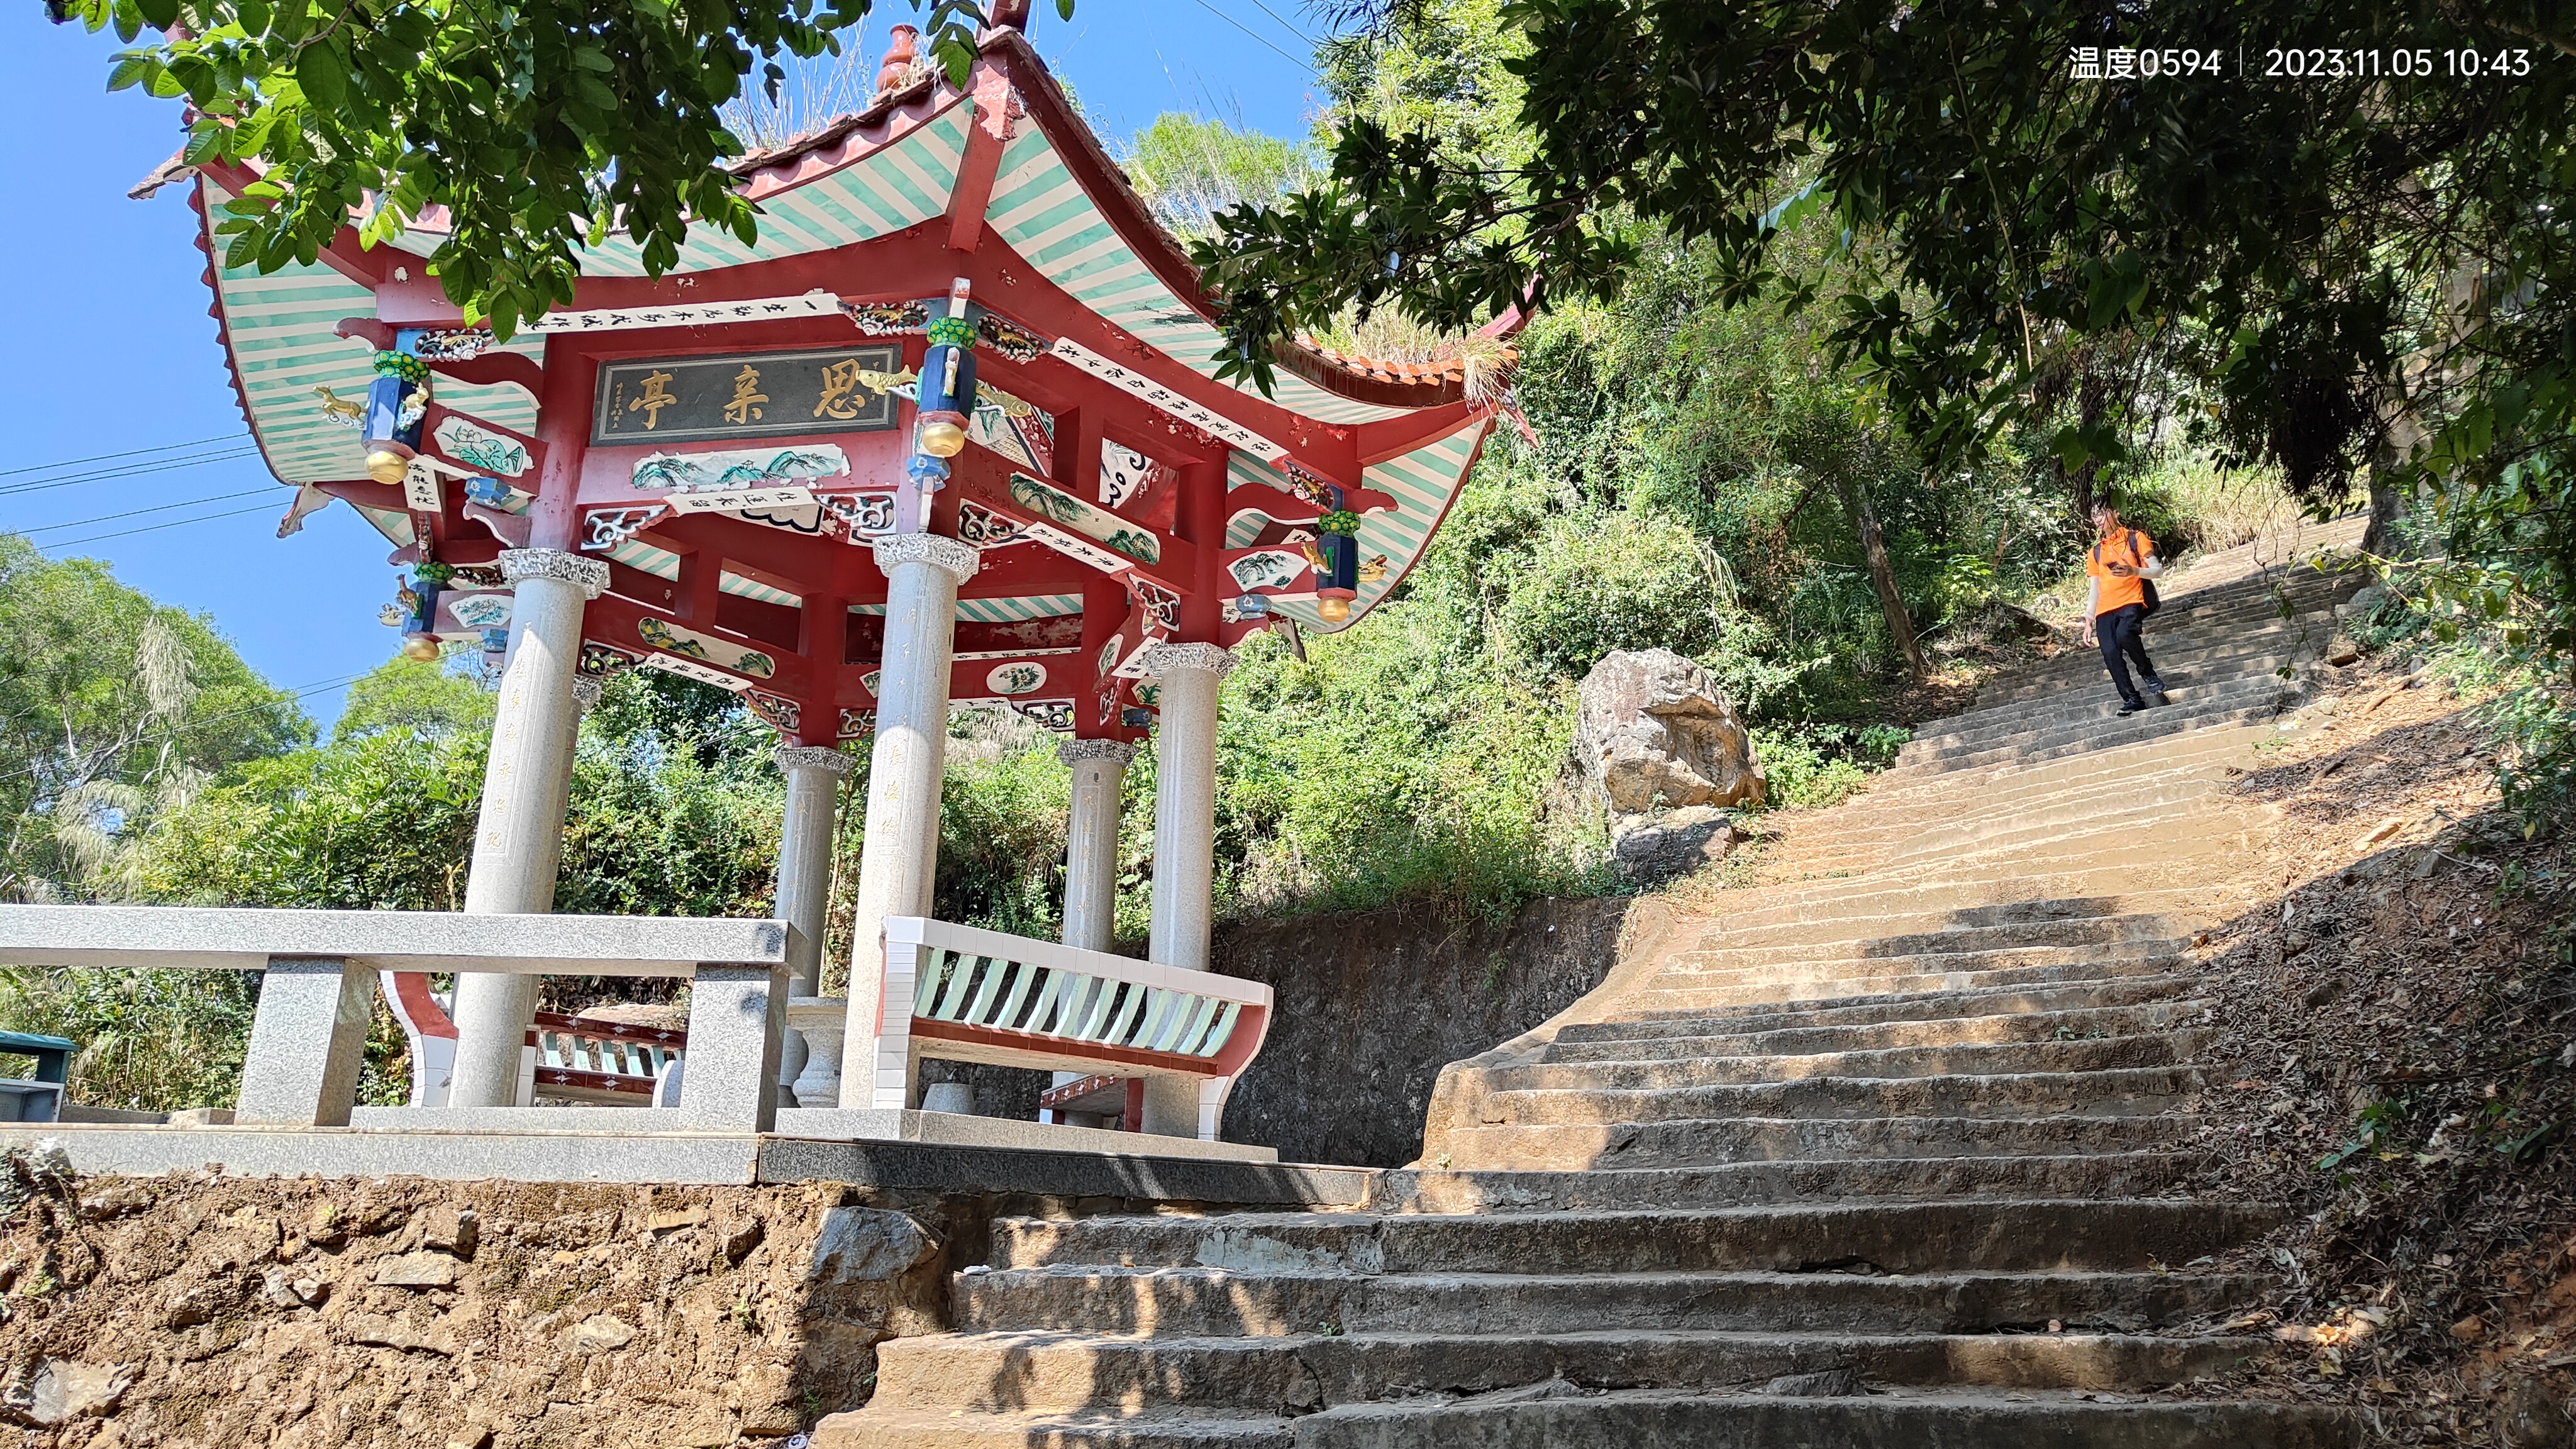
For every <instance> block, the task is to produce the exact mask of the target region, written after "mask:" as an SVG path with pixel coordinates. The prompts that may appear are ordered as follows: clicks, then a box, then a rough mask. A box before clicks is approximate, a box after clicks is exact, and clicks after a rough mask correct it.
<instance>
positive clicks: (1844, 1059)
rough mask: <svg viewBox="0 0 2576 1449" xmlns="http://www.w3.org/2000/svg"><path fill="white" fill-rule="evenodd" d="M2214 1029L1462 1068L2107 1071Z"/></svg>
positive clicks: (1608, 1078) (2176, 1051)
mask: <svg viewBox="0 0 2576 1449" xmlns="http://www.w3.org/2000/svg"><path fill="white" fill-rule="evenodd" d="M2207 1037H2208V1033H2206V1032H2195V1031H2162V1032H2151V1033H2145V1034H2141V1035H2133V1036H2111V1037H2099V1038H2095V1039H2091V1040H2076V1041H2047V1040H2043V1041H2002V1042H1974V1043H1962V1044H1943V1045H1933V1046H1898V1047H1882V1048H1872V1049H1863V1050H1858V1051H1825V1052H1800V1053H1782V1054H1765V1055H1753V1056H1703V1057H1679V1056H1675V1057H1651V1058H1645V1059H1626V1060H1619V1059H1612V1060H1577V1061H1538V1062H1528V1063H1524V1064H1520V1065H1516V1066H1493V1067H1471V1068H1467V1069H1465V1070H1464V1071H1462V1072H1461V1073H1460V1074H1459V1080H1460V1084H1461V1085H1462V1086H1464V1087H1465V1088H1467V1089H1469V1090H1476V1089H1482V1090H1485V1091H1489V1092H1515V1091H1529V1092H1588V1091H1631V1090H1651V1089H1657V1088H1673V1087H1697V1086H1729V1085H1737V1084H1754V1083H1769V1082H1793V1081H1810V1080H1816V1079H1820V1078H1826V1077H1837V1078H1844V1079H1856V1080H1872V1081H1877V1080H1921V1079H1925V1078H1934V1077H1950V1076H1997V1075H2020V1074H2028V1073H2038V1072H2107V1071H2120V1070H2124V1069H2128V1068H2133V1067H2167V1066H2175V1065H2179V1064H2181V1063H2184V1062H2188V1061H2190V1060H2191V1059H2192V1058H2193V1056H2194V1055H2195V1054H2196V1053H2197V1052H2198V1051H2199V1049H2200V1047H2201V1045H2202V1043H2203V1042H2204V1041H2206V1040H2207Z"/></svg>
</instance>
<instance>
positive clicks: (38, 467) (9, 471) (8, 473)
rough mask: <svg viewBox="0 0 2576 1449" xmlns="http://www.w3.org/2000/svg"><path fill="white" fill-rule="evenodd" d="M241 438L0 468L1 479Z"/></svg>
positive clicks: (220, 436)
mask: <svg viewBox="0 0 2576 1449" xmlns="http://www.w3.org/2000/svg"><path fill="white" fill-rule="evenodd" d="M240 436H241V434H239V433H218V434H216V435H215V436H213V437H211V438H198V439H196V440H195V441H193V442H186V443H163V444H162V445H161V446H159V447H157V448H130V449H128V450H126V451H125V452H122V453H99V454H96V455H93V456H91V457H87V458H65V459H64V460H62V461H61V462H59V463H32V464H29V465H28V466H26V467H24V468H0V478H10V477H15V476H16V475H18V474H20V473H43V472H46V471H49V470H51V469H54V468H80V467H86V466H87V465H89V464H91V463H104V462H106V461H107V460H108V459H110V458H133V457H139V456H141V455H142V454H145V453H168V452H172V451H174V450H176V449H180V448H202V447H204V446H205V445H206V444H208V443H222V442H229V441H231V440H233V439H235V438H238V437H240Z"/></svg>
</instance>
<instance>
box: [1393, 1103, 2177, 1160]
mask: <svg viewBox="0 0 2576 1449" xmlns="http://www.w3.org/2000/svg"><path fill="white" fill-rule="evenodd" d="M2199 1130H2200V1127H2199V1119H2197V1118H2195V1117H2191V1116H2188V1115H2185V1114H2182V1113H2169V1114H2166V1115H2162V1116H2153V1117H2138V1116H2121V1117H2108V1116H2105V1117H2088V1116H2076V1115H2059V1116H2046V1117H2021V1118H2013V1117H1923V1116H1917V1117H1861V1118H1846V1119H1839V1120H1838V1119H1832V1118H1808V1119H1787V1118H1773V1119H1754V1118H1729V1119H1724V1120H1720V1119H1713V1118H1685V1119H1682V1120H1678V1121H1672V1122H1620V1123H1589V1124H1585V1123H1571V1124H1569V1123H1549V1124H1545V1125H1541V1126H1530V1127H1513V1126H1493V1127H1488V1126H1484V1125H1482V1124H1476V1125H1465V1124H1464V1123H1463V1121H1462V1120H1461V1119H1448V1118H1442V1119H1435V1122H1434V1125H1433V1128H1432V1130H1431V1132H1430V1133H1429V1134H1428V1135H1427V1136H1426V1138H1425V1140H1424V1142H1423V1149H1422V1150H1423V1159H1424V1161H1426V1162H1430V1163H1435V1164H1436V1163H1437V1162H1439V1161H1440V1160H1441V1159H1442V1158H1443V1157H1446V1158H1448V1159H1449V1162H1450V1165H1451V1167H1453V1168H1457V1169H1476V1170H1524V1171H1534V1170H1540V1169H1555V1170H1560V1171H1576V1170H1589V1171H1608V1170H1615V1169H1625V1168H1684V1167H1715V1166H1723V1165H1725V1164H1729V1163H1740V1162H1765V1161H1774V1160H1783V1161H1785V1160H1792V1159H1794V1160H1798V1161H1828V1160H1841V1161H1850V1160H1854V1159H1877V1158H1914V1157H2002V1156H2017V1155H2035V1156H2050V1155H2064V1154H2084V1153H2117V1152H2152V1151H2158V1150H2162V1149H2167V1148H2171V1147H2175V1146H2177V1145H2179V1144H2183V1143H2186V1142H2188V1141H2189V1140H2190V1139H2191V1138H2192V1137H2193V1136H2194V1135H2195V1134H2197V1133H2198V1131H2199Z"/></svg>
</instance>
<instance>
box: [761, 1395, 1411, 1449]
mask: <svg viewBox="0 0 2576 1449" xmlns="http://www.w3.org/2000/svg"><path fill="white" fill-rule="evenodd" d="M1369 1432H1372V1433H1374V1432H1376V1431H1375V1430H1374V1429H1372V1430H1370V1431H1369ZM811 1446H812V1449H1039V1446H1043V1449H1296V1446H1297V1429H1296V1422H1295V1421H1294V1420H1291V1419H1289V1418H1287V1417H1285V1416H1283V1415H1277V1414H1222V1413H1213V1412H1208V1411H1205V1410H1188V1409H1167V1408H1148V1409H1139V1410H1125V1409H1121V1410H1116V1411H1112V1412H1108V1413H1076V1414H1042V1413H1028V1412H1014V1413H983V1414H969V1413H967V1412H965V1411H964V1410H960V1409H916V1410H907V1411H904V1412H901V1413H897V1412H893V1411H890V1410H887V1409H885V1408H882V1407H880V1406H877V1405H870V1406H869V1407H867V1408H865V1409H861V1410H858V1411H856V1412H854V1413H847V1414H834V1415H832V1416H831V1417H830V1418H827V1419H825V1420H823V1422H822V1423H820V1424H817V1425H816V1426H815V1427H814V1435H813V1439H812V1441H811Z"/></svg>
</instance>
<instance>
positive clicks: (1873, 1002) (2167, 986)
mask: <svg viewBox="0 0 2576 1449" xmlns="http://www.w3.org/2000/svg"><path fill="white" fill-rule="evenodd" d="M2170 959H2174V960H2175V961H2176V962H2177V964H2180V962H2181V958H2170ZM2206 984H2207V983H2206V982H2205V981H2204V980H2203V979H2202V977H2201V976H2200V975H2199V974H2198V973H2196V972H2195V973H2191V974H2176V975H2170V976H2138V977H2126V978H2121V979H2116V980H2109V981H2096V982H2087V983H2084V984H2082V985H2078V986H2053V987H2040V988H2025V987H2003V988H1997V989H1990V990H1983V991H1922V992H1905V993H1893V994H1884V995H1865V996H1842V997H1825V998H1814V999H1809V1000H1804V1001H1788V1002H1781V1003H1778V1004H1776V1005H1765V1006H1747V1007H1740V1008H1736V1009H1734V1010H1730V1011H1713V1012H1703V1013H1698V1014H1689V1015H1659V1016H1629V1015H1624V1014H1623V1015H1620V1016H1616V1017H1611V1018H1606V1019H1604V1020H1600V1021H1577V1022H1568V1023H1566V1024H1564V1025H1563V1026H1560V1027H1559V1028H1557V1031H1556V1037H1555V1040H1556V1042H1557V1044H1559V1045H1564V1046H1579V1045H1581V1044H1583V1043H1587V1042H1596V1041H1599V1042H1645V1041H1655V1040H1660V1039H1663V1038H1665V1037H1695V1036H1703V1035H1713V1034H1725V1033H1730V1032H1742V1033H1760V1032H1770V1031H1805V1030H1829V1029H1833V1028H1837V1027H1869V1026H1879V1025H1887V1024H1911V1023H1915V1022H1930V1021H1940V1020H1944V1019H1948V1018H1953V1017H1966V1016H1976V1015H1979V1014H1984V1013H1996V1014H2004V1015H2006V1016H2007V1018H2008V1019H2009V1018H2010V1017H2012V1016H2021V1015H2040V1014H2045V1013H2048V1012H2057V1011H2068V1012H2074V1011H2086V1010H2093V1009H2109V1008H2118V1007H2126V1006H2140V1005H2152V1004H2154V1003H2157V1002H2161V1001H2168V1000H2173V999H2176V998H2179V997H2181V996H2183V995H2184V994H2186V993H2188V992H2191V991H2196V990H2198V989H2199V988H2200V987H2202V986H2204V985H2206Z"/></svg>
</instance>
